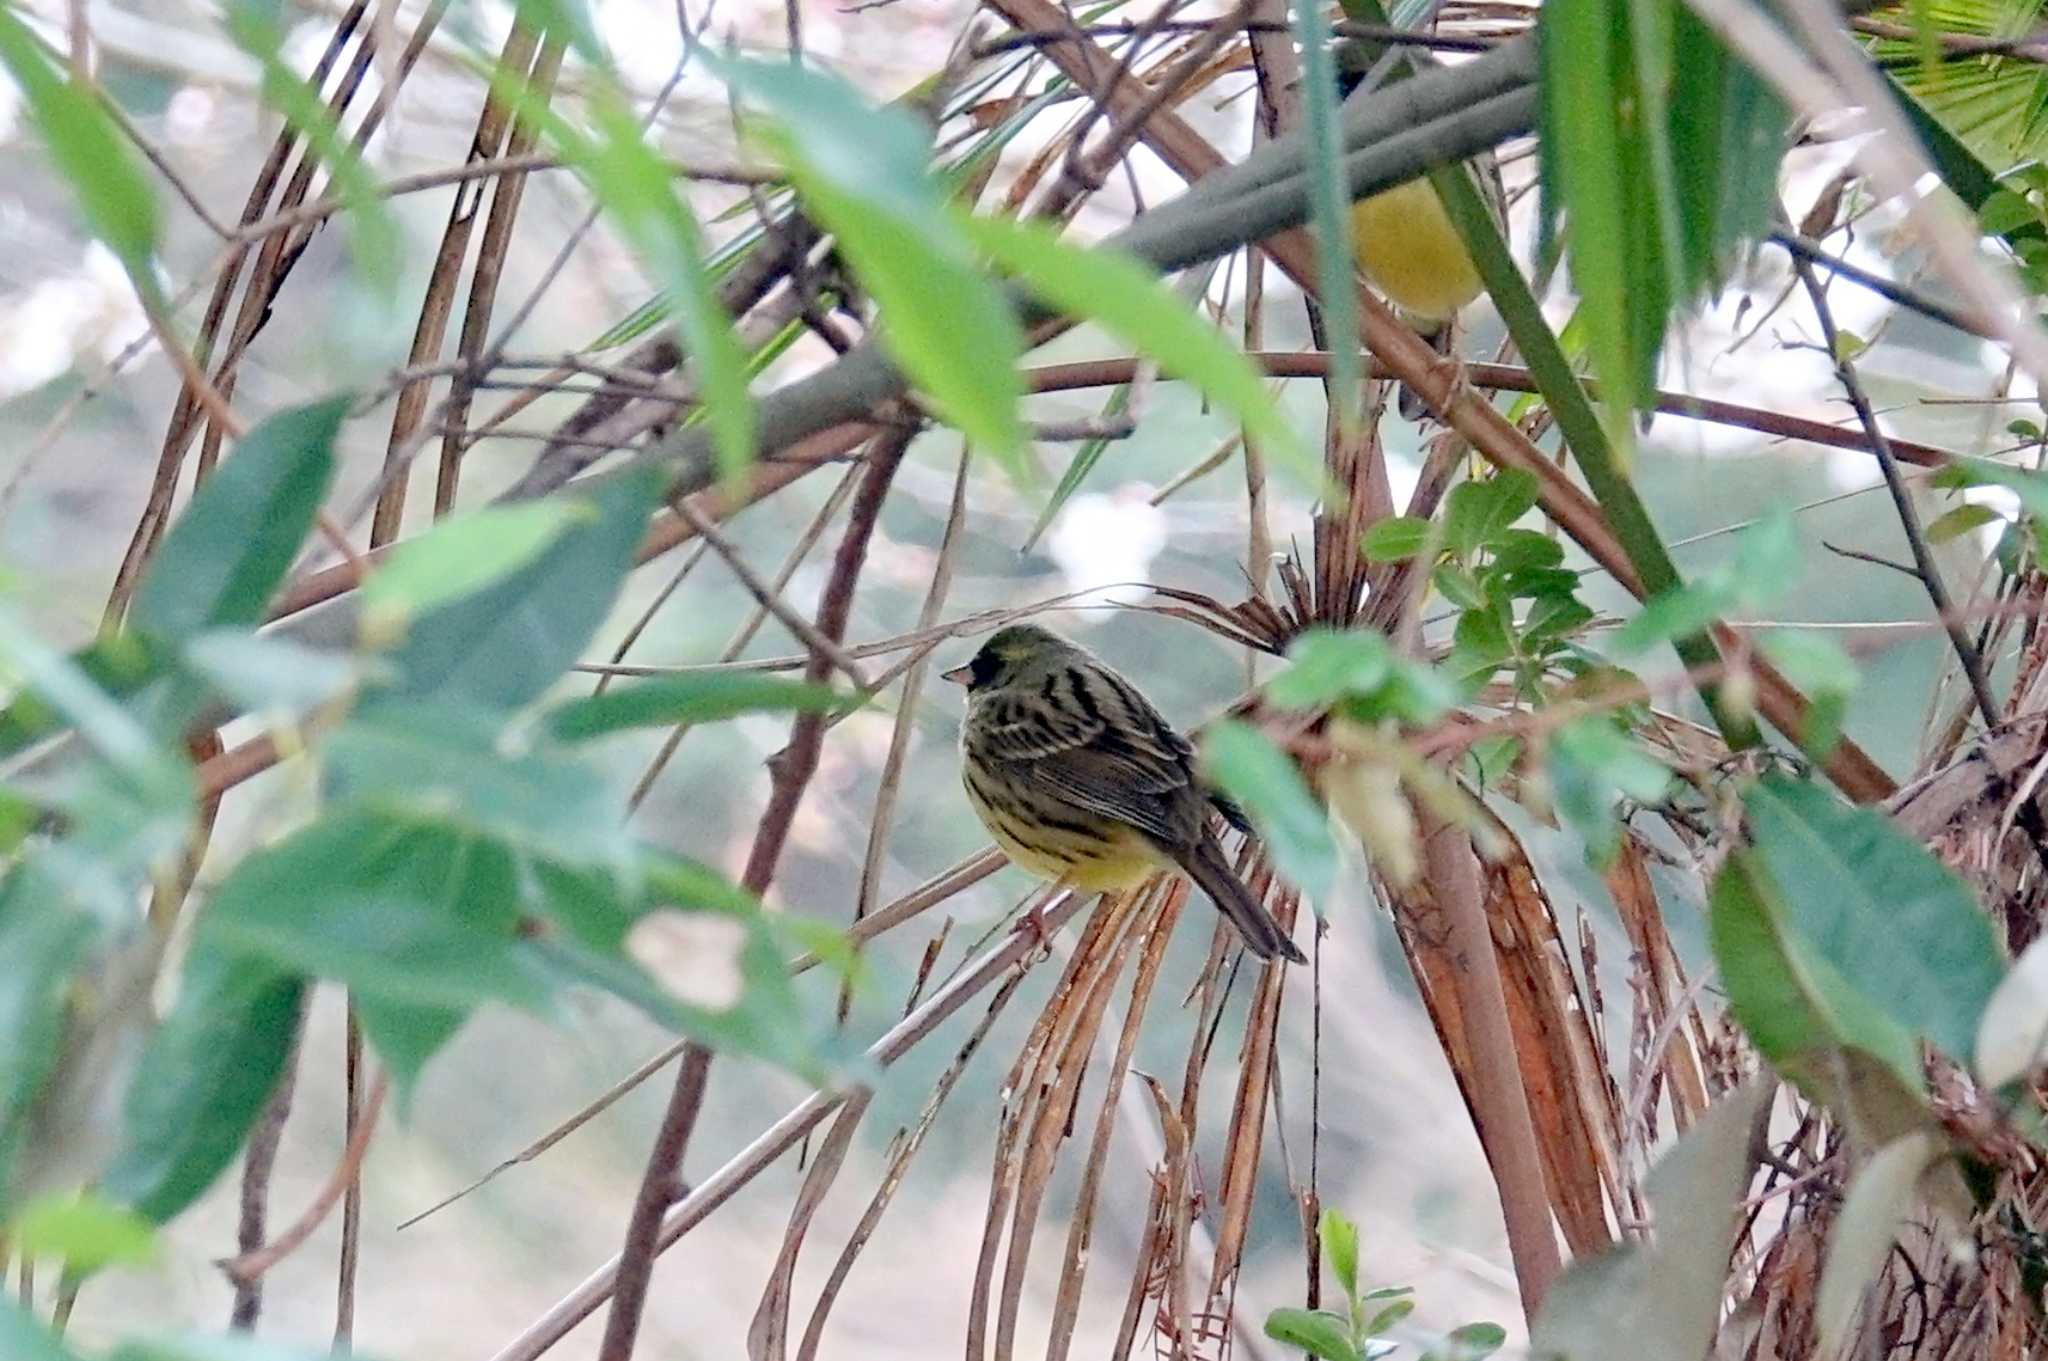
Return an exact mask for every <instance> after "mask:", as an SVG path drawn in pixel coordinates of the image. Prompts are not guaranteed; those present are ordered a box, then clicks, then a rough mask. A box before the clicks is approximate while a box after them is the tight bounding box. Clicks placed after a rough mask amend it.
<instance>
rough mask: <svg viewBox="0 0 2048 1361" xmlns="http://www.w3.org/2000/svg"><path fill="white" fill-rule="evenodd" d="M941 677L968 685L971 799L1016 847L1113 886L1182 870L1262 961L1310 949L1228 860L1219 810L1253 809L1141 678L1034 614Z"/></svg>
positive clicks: (1016, 860)
mask: <svg viewBox="0 0 2048 1361" xmlns="http://www.w3.org/2000/svg"><path fill="white" fill-rule="evenodd" d="M945 679H947V680H949V681H952V682H954V683H955V684H958V685H964V686H966V687H967V720H966V722H965V723H964V724H962V725H961V729H960V753H961V776H962V779H963V781H964V782H965V784H966V786H967V800H968V802H969V803H971V804H972V805H973V806H974V811H975V813H976V814H977V815H978V816H979V817H980V818H981V821H982V824H983V825H984V826H985V827H987V828H988V830H989V833H990V835H992V836H994V837H995V839H996V844H997V845H999V846H1001V847H1002V848H1003V850H1004V852H1005V853H1007V854H1008V855H1009V857H1010V860H1011V863H1013V864H1016V865H1021V866H1022V867H1023V868H1025V869H1026V870H1029V871H1030V872H1031V873H1033V874H1036V875H1039V876H1040V877H1042V878H1046V879H1054V880H1058V881H1059V882H1061V883H1064V884H1067V885H1069V886H1070V887H1072V888H1075V889H1079V890H1082V891H1085V892H1091V893H1107V892H1113V891H1115V890H1118V889H1125V888H1130V887H1131V886H1133V885H1135V884H1137V883H1139V882H1141V881H1142V880H1143V879H1144V878H1145V877H1146V876H1147V875H1149V874H1152V873H1153V872H1155V871H1157V870H1161V869H1165V868H1168V867H1170V866H1178V867H1179V868H1180V869H1182V870H1184V871H1186V873H1187V875H1188V877H1189V878H1191V879H1193V880H1194V881H1195V883H1197V884H1199V885H1200V886H1201V888H1202V891H1203V892H1205V893H1207V894H1208V895H1209V897H1210V898H1212V899H1213V900H1214V901H1215V903H1216V906H1217V908H1218V909H1219V910H1220V911H1221V912H1222V913H1223V915H1224V916H1226V917H1228V918H1230V922H1231V925H1233V926H1235V927H1236V928H1237V933H1238V935H1239V936H1240V937H1242V938H1243V940H1244V944H1245V948H1246V949H1248V950H1250V951H1251V952H1252V953H1253V954H1255V955H1257V956H1259V957H1260V958H1261V959H1272V958H1274V957H1275V956H1279V957H1280V958H1283V959H1289V960H1293V961H1294V962H1295V963H1297V964H1298V963H1303V962H1305V956H1303V954H1302V953H1301V950H1300V949H1299V948H1298V947H1297V946H1296V945H1295V944H1294V942H1293V941H1291V940H1289V939H1288V938H1287V933H1286V932H1285V931H1283V930H1281V929H1280V924H1279V923H1278V922H1276V921H1274V920H1273V918H1272V916H1271V914H1269V913H1268V912H1267V911H1266V909H1265V907H1264V906H1263V905H1262V904H1261V903H1260V902H1259V900H1258V899H1257V898H1255V897H1253V896H1252V893H1251V890H1249V889H1247V888H1246V887H1245V886H1244V884H1243V883H1242V882H1241V881H1240V880H1239V879H1238V877H1237V875H1236V874H1235V873H1233V872H1232V870H1231V868H1230V863H1229V861H1227V860H1225V859H1224V857H1223V847H1222V845H1221V843H1219V842H1218V841H1217V839H1216V833H1215V832H1214V831H1213V830H1212V829H1211V827H1210V825H1209V815H1210V813H1211V811H1212V810H1213V811H1215V812H1219V813H1221V814H1222V815H1223V816H1224V818H1225V819H1226V820H1228V821H1230V822H1231V823H1232V824H1233V825H1235V826H1237V827H1240V828H1242V827H1244V826H1245V822H1244V815H1243V814H1242V813H1240V812H1239V811H1238V810H1237V808H1236V807H1235V806H1234V805H1232V804H1231V803H1230V802H1229V801H1228V800H1227V799H1224V798H1223V797H1222V796H1220V795H1218V794H1216V793H1215V792H1213V791H1211V790H1208V789H1205V788H1203V787H1202V785H1201V783H1200V782H1199V781H1198V780H1197V778H1196V776H1195V764H1194V749H1193V748H1192V747H1190V746H1189V745H1188V742H1187V739H1186V738H1184V737H1182V736H1181V735H1180V734H1179V733H1177V732H1175V731H1174V730H1173V728H1172V726H1171V725H1169V724H1168V723H1167V721H1166V720H1165V719H1164V718H1161V717H1160V716H1159V711H1158V710H1157V709H1155V708H1153V707H1152V705H1151V703H1150V701H1148V700H1147V699H1146V698H1145V697H1144V696H1143V695H1141V694H1139V693H1138V690H1137V687H1136V686H1134V685H1132V684H1131V683H1130V682H1129V681H1127V680H1125V679H1124V678H1123V677H1122V676H1120V675H1118V674H1117V673H1116V672H1115V671H1113V670H1111V669H1110V668H1109V667H1108V666H1106V665H1104V664H1103V663H1102V662H1101V661H1100V660H1098V659H1097V658H1096V657H1095V656H1094V654H1092V653H1090V652H1088V651H1087V650H1086V649H1084V648H1081V647H1078V646H1076V645H1075V644H1073V643H1070V642H1068V641H1067V640H1066V639H1064V638H1062V637H1060V636H1059V635H1058V634H1056V633H1053V632H1051V631H1050V630H1047V629H1043V628H1040V627H1038V626H1037V625H1035V624H1012V625H1010V626H1009V627H1007V628H1004V629H1000V630H998V631H997V632H996V633H995V634H994V635H993V636H992V637H990V638H989V640H988V641H987V642H986V643H984V644H983V645H982V648H981V650H980V651H979V652H977V653H975V654H974V660H973V661H971V662H969V663H967V665H965V666H961V667H955V668H954V669H953V670H951V671H948V672H946V673H945Z"/></svg>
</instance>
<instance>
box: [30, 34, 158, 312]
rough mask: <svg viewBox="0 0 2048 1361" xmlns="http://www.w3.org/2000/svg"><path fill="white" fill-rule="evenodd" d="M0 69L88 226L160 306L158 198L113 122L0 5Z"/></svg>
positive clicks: (87, 90)
mask: <svg viewBox="0 0 2048 1361" xmlns="http://www.w3.org/2000/svg"><path fill="white" fill-rule="evenodd" d="M0 66H4V67H5V68H6V70H7V73H8V74H9V75H11V76H12V77H14V83H15V84H16V85H17V86H19V87H20V88H21V93H22V97H23V98H24V100H25V101H26V102H27V104H28V112H29V117H30V118H32V119H33V120H34V121H35V125H36V130H37V131H38V132H40V133H41V134H42V137H43V145H44V146H45V147H47V148H48V149H49V153H50V162H51V164H52V165H53V166H54V168H55V169H56V171H57V174H58V175H59V176H61V177H62V178H63V180H64V182H65V183H66V185H67V186H69V188H70V190H71V192H72V194H73V195H74V196H75V197H76V198H77V200H78V207H79V210H80V212H81V213H82V214H83V215H84V217H85V223H86V227H87V228H88V229H89V230H90V231H91V232H92V234H93V235H94V236H96V237H98V238H99V239H100V240H102V241H104V242H106V244H107V248H108V249H109V250H111V251H113V252H114V256H115V258H116V259H118V260H119V261H120V262H121V266H122V268H124V269H126V270H127V271H128V277H129V279H130V280H131V281H132V282H133V283H134V285H135V290H136V292H138V293H140V294H141V295H142V297H143V299H144V301H145V302H146V303H152V304H153V303H154V302H156V301H158V300H159V298H160V294H159V290H158V288H157V283H156V275H155V273H154V272H153V263H154V257H155V254H156V247H157V240H158V235H159V233H160V231H161V223H160V222H159V221H158V216H157V206H156V198H155V195H154V194H153V193H152V192H151V189H150V183H149V179H148V177H147V176H146V175H145V174H144V173H143V170H142V166H141V164H140V163H139V162H138V161H137V160H136V158H135V153H134V151H133V149H132V148H131V147H130V146H129V145H128V142H127V140H126V139H125V138H123V137H122V136H121V135H120V132H119V130H118V129H117V128H116V126H115V124H114V120H113V118H112V117H111V116H110V115H109V114H108V113H107V111H106V110H105V109H104V108H102V107H101V105H100V102H99V99H98V98H97V97H96V96H95V95H94V94H93V92H92V91H91V89H90V87H80V86H79V85H77V84H76V83H74V82H73V81H71V80H68V79H66V78H65V77H63V76H61V75H60V74H59V73H58V67H57V65H56V64H55V63H54V62H53V61H52V60H51V55H50V53H49V51H48V49H47V48H45V47H44V46H43V44H42V42H41V40H40V39H38V38H37V37H36V35H35V34H34V32H33V31H31V30H30V29H29V27H28V25H26V24H24V23H23V22H22V21H21V20H20V19H18V18H16V17H15V14H14V12H13V10H12V9H11V8H5V7H0Z"/></svg>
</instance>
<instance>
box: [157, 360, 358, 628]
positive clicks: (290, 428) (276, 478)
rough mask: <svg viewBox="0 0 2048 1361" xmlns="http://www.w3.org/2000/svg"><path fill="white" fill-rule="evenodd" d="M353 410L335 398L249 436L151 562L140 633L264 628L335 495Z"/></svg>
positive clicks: (280, 417)
mask: <svg viewBox="0 0 2048 1361" xmlns="http://www.w3.org/2000/svg"><path fill="white" fill-rule="evenodd" d="M348 406H349V399H348V398H347V397H330V398H328V399H327V400H325V401H320V402H313V403H311V404H309V405H306V406H296V407H290V408H287V409H286V410H283V411H280V412H278V413H277V414H276V415H274V416H271V417H270V418H269V419H267V420H265V421H264V422H262V423H261V424H260V425H258V426H256V427H255V428H254V429H253V430H251V431H249V433H248V434H246V435H244V436H243V437H242V440H241V442H240V443H239V444H237V445H236V446H235V448H234V452H232V453H231V454H229V455H228V457H227V458H226V459H225V460H223V461H222V462H221V464H220V466H219V467H217V468H215V469H214V470H213V473H212V475H211V476H210V477H208V478H207V479H206V481H204V482H202V483H201V484H200V486H199V490H198V491H196V492H194V493H193V496H192V500H191V503H190V504H189V505H187V506H186V507H185V513H184V514H183V515H181V516H179V517H178V520H177V523H175V524H173V525H172V526H171V530H170V533H169V534H167V535H165V537H164V541H163V543H162V544H161V545H160V546H159V547H158V548H157V551H156V555H155V556H154V557H153V558H151V559H150V564H149V570H148V571H147V572H145V573H144V574H143V578H142V582H141V584H140V585H138V586H137V587H136V589H135V601H134V604H133V606H132V607H131V608H130V609H129V612H128V621H129V623H130V625H131V626H133V627H134V628H135V629H137V630H138V631H140V632H142V633H145V634H149V635H151V636H153V637H156V638H161V639H164V640H166V641H168V642H183V641H184V640H186V639H189V638H191V637H193V636H195V635H196V634H198V633H200V632H202V631H204V630H206V629H216V628H232V627H249V626H253V625H255V624H257V623H259V622H261V620H262V618H263V611H264V607H265V606H266V605H268V604H269V603H270V596H271V593H272V592H273V591H275V590H276V589H277V583H278V582H279V581H281V580H283V578H284V574H285V573H286V572H287V571H288V570H290V568H291V565H292V560H293V559H294V558H295V557H296V556H297V555H298V551H299V545H300V544H302V543H303V542H305V538H306V533H307V531H309V530H310V529H312V527H313V519H314V516H315V515H316V514H317V513H318V511H319V509H320V503H321V501H322V500H323V499H324V498H325V497H326V495H327V485H328V481H329V479H330V478H331V477H332V475H333V471H334V437H335V434H336V433H337V432H338V431H339V430H340V429H341V422H342V418H343V417H344V416H346V415H347V414H348Z"/></svg>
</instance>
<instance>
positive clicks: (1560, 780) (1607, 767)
mask: <svg viewBox="0 0 2048 1361" xmlns="http://www.w3.org/2000/svg"><path fill="white" fill-rule="evenodd" d="M1545 756H1546V766H1545V768H1546V770H1547V771H1548V773H1549V776H1550V797H1551V800H1552V802H1553V803H1554V804H1555V805H1556V807H1557V815H1558V817H1559V818H1560V819H1561V820H1562V821H1563V822H1565V823H1566V824H1567V825H1568V826H1570V827H1571V828H1572V830H1573V831H1575V832H1577V833H1578V834H1579V838H1580V840H1582V841H1583V842H1584V843H1585V846H1586V857H1587V859H1588V860H1590V861H1591V862H1592V863H1593V864H1595V865H1600V866H1604V865H1605V864H1607V863H1608V861H1609V860H1610V859H1611V858H1612V857H1613V855H1614V852H1615V850H1616V849H1617V848H1618V847H1619V846H1620V843H1621V827H1620V824H1619V823H1618V822H1617V821H1616V819H1615V813H1614V807H1615V804H1616V802H1617V801H1619V800H1620V799H1623V798H1629V799H1634V800H1636V801H1637V802H1640V803H1654V802H1656V801H1657V800H1659V799H1661V798H1663V797H1664V794H1665V792H1666V791H1667V790H1668V789H1669V788H1670V784H1671V772H1670V771H1668V770H1666V769H1665V768H1664V767H1663V765H1661V764H1660V763H1658V762H1657V761H1655V760H1653V759H1652V758H1651V757H1650V756H1649V755H1648V754H1647V753H1646V752H1644V751H1643V749H1642V748H1641V747H1640V746H1638V745H1637V744H1636V743H1635V741H1634V740H1633V739H1631V738H1630V737H1629V736H1628V735H1627V734H1626V733H1624V732H1623V731H1622V730H1621V728H1620V727H1618V726H1617V725H1616V724H1615V722H1614V720H1613V719H1612V718H1610V717H1607V716H1606V715H1602V714H1594V715H1589V716H1587V717H1585V718H1580V719H1575V720H1574V721H1572V722H1570V723H1567V724H1565V725H1564V726H1563V727H1561V728H1559V729H1558V730H1557V731H1556V732H1554V733H1552V734H1551V737H1550V741H1549V742H1548V743H1547V744H1546V746H1545Z"/></svg>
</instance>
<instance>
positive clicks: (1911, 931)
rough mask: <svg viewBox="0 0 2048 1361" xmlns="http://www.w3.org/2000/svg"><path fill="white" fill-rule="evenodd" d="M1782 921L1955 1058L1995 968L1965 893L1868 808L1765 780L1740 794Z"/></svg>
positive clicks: (1868, 995)
mask: <svg viewBox="0 0 2048 1361" xmlns="http://www.w3.org/2000/svg"><path fill="white" fill-rule="evenodd" d="M1743 809H1744V812H1745V813H1746V815H1747V818H1748V822H1749V828H1750V834H1751V836H1752V838H1753V839H1754V841H1755V844H1756V848H1757V853H1758V855H1759V857H1760V858H1761V860H1762V862H1763V864H1764V865H1765V866H1766V867H1767V869H1768V871H1769V873H1770V875H1771V878H1772V880H1773V881H1774V882H1775V883H1776V885H1777V888H1778V892H1779V894H1780V895H1781V896H1782V899H1783V901H1784V904H1785V927H1786V929H1787V931H1788V932H1789V933H1790V934H1791V935H1792V936H1794V937H1796V938H1797V939H1798V940H1799V941H1800V942H1801V943H1802V945H1803V947H1804V948H1805V949H1807V950H1810V951H1811V952H1812V954H1813V956H1814V958H1816V959H1817V960H1820V961H1823V962H1825V963H1826V964H1827V965H1828V966H1829V967H1831V968H1832V969H1833V970H1834V971H1835V972H1836V973H1837V974H1838V975H1839V976H1840V978H1841V979H1843V980H1844V981H1845V982H1846V983H1847V984H1848V986H1850V987H1852V988H1854V989H1855V990H1856V991H1857V992H1858V993H1859V994H1860V995H1861V996H1862V997H1863V998H1864V999H1865V1001H1866V1002H1867V1003H1868V1005H1870V1006H1871V1007H1872V1008H1874V1009H1876V1010H1877V1011H1879V1012H1880V1013H1881V1014H1883V1015H1885V1016H1886V1017H1887V1018H1889V1019H1890V1020H1892V1021H1893V1022H1894V1023H1895V1024H1897V1025H1899V1026H1900V1027H1902V1028H1903V1029H1905V1030H1906V1031H1908V1032H1909V1033H1911V1034H1914V1035H1918V1036H1920V1037H1922V1038H1925V1039H1926V1040H1928V1041H1929V1042H1931V1043H1933V1044H1934V1045H1935V1046H1936V1047H1938V1048H1940V1049H1942V1050H1943V1051H1945V1052H1946V1053H1948V1054H1950V1055H1951V1056H1953V1057H1956V1058H1958V1059H1966V1058H1967V1057H1968V1056H1969V1055H1970V1054H1971V1053H1972V1052H1973V1050H1974V1047H1975V1043H1976V1038H1977V1026H1978V1022H1979V1021H1980V1020H1981V1018H1982V1016H1983V1013H1984V1007H1985V1004H1986V1003H1987V1002H1988V1001H1989V1000H1990V997H1991V994H1992V993H1993V992H1994V991H1995V990H1996V989H1997V987H1998V984H1999V980H2000V979H2001V978H2002V977H2003V975H2004V973H2005V965H2004V960H2003V957H2002V952H2001V951H2000V950H1999V948H1998V943H1997V941H1996V939H1995V938H1994V936H1993V934H1992V931H1991V925H1990V923H1989V922H1988V921H1987V920H1986V919H1985V917H1984V913H1983V912H1982V911H1981V910H1980V909H1979V908H1978V906H1977V904H1976V902H1975V901H1974V900H1973V899H1972V897H1971V895H1970V891H1969V889H1968V888H1967V887H1966V886H1965V885H1964V884H1963V882H1962V881H1961V880H1960V879H1958V878H1956V876H1955V875H1954V874H1952V873H1951V872H1950V871H1949V870H1948V869H1947V868H1946V867H1945V866H1943V865H1942V863H1941V862H1940V861H1939V860H1936V859H1935V858H1934V856H1933V855H1931V854H1930V853H1929V852H1928V851H1927V849H1926V848H1925V847H1923V846H1922V845H1921V844H1920V843H1919V842H1918V841H1915V840H1913V839H1912V838H1910V837H1908V836H1907V835H1906V834H1905V833H1904V832H1902V831H1901V830H1900V829H1899V828H1898V826H1897V824H1895V823H1894V822H1893V821H1892V820H1891V819H1890V818H1888V817H1886V816H1885V815H1884V814H1883V813H1880V812H1878V811H1877V810H1875V809H1869V808H1854V807H1850V806H1848V805H1846V804H1844V803H1841V802H1840V801H1838V800H1837V799H1835V798H1834V797H1833V796H1832V795H1830V794H1829V793H1827V792H1826V791H1825V790H1823V789H1820V788H1818V787H1817V786H1814V785H1811V784H1806V783H1801V782H1798V781H1793V780H1787V779H1783V778H1772V779H1768V780H1764V781H1762V782H1760V783H1758V784H1757V785H1755V786H1753V787H1752V788H1751V789H1750V791H1749V792H1748V794H1747V795H1745V796H1744V798H1743Z"/></svg>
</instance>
